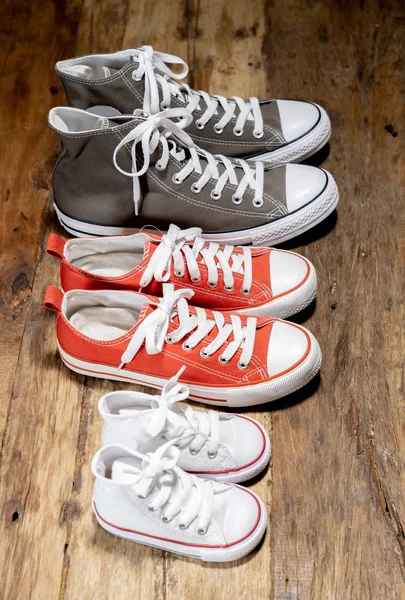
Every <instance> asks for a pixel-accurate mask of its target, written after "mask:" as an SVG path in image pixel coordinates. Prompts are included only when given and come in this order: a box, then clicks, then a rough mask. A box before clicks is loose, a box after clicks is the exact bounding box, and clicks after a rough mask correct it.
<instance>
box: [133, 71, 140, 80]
mask: <svg viewBox="0 0 405 600" xmlns="http://www.w3.org/2000/svg"><path fill="white" fill-rule="evenodd" d="M132 79H133V80H134V81H141V80H142V75H141V76H140V77H136V75H135V71H133V72H132Z"/></svg>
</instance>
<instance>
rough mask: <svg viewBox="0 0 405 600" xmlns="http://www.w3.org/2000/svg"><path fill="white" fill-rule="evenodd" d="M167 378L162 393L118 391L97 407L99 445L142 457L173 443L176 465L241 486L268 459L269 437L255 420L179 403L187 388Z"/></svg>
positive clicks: (175, 380) (104, 398) (210, 477)
mask: <svg viewBox="0 0 405 600" xmlns="http://www.w3.org/2000/svg"><path fill="white" fill-rule="evenodd" d="M183 371H184V367H183V368H182V369H180V371H179V373H178V374H177V375H176V376H175V377H172V379H170V380H169V381H168V382H167V383H166V385H165V386H164V388H163V391H162V395H161V396H160V395H159V396H157V395H155V396H152V395H150V394H142V393H140V392H130V391H117V392H111V393H110V394H106V395H105V396H103V397H102V398H101V399H100V401H99V404H98V409H99V412H100V414H101V416H102V418H103V420H104V426H103V436H102V444H103V446H106V445H108V444H122V445H124V446H128V447H129V448H132V449H133V450H138V452H141V453H142V454H148V453H149V452H154V451H155V450H156V449H157V448H159V446H161V445H162V444H163V443H164V440H165V439H166V440H173V441H174V442H175V446H177V447H178V448H179V451H180V452H179V463H178V464H179V467H181V468H182V469H184V471H188V472H191V473H194V474H196V475H200V476H202V477H205V478H206V479H215V480H216V481H221V482H228V483H229V482H232V483H240V482H242V481H246V480H247V479H251V478H252V477H254V476H255V475H257V474H258V473H260V471H262V470H263V469H264V468H265V467H266V465H267V463H268V462H269V460H270V451H271V450H270V448H271V446H270V439H269V436H268V434H267V432H266V431H265V429H264V428H263V427H262V426H261V425H260V424H259V423H258V422H257V421H255V420H254V419H250V418H249V417H245V416H243V415H234V414H227V413H218V412H214V411H208V412H207V411H204V412H202V411H195V410H193V409H192V408H191V407H190V406H187V405H186V404H183V403H182V404H180V402H181V401H182V400H186V399H187V398H188V397H189V394H190V390H189V388H188V387H187V386H186V385H184V384H181V383H178V377H179V376H180V375H181V373H182V372H183Z"/></svg>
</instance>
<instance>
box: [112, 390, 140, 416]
mask: <svg viewBox="0 0 405 600" xmlns="http://www.w3.org/2000/svg"><path fill="white" fill-rule="evenodd" d="M104 407H105V409H106V410H107V411H108V413H109V414H110V415H121V414H125V412H126V411H131V412H133V411H140V412H143V411H145V410H148V409H150V407H151V405H150V400H149V399H146V398H144V397H142V395H141V394H138V393H136V392H128V391H117V392H113V393H112V394H111V395H109V396H107V397H106V398H105V401H104Z"/></svg>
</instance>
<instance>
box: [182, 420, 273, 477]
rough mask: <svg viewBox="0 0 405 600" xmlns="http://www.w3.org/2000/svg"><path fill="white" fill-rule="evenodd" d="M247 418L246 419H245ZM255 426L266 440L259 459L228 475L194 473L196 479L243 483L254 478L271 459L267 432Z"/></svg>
mask: <svg viewBox="0 0 405 600" xmlns="http://www.w3.org/2000/svg"><path fill="white" fill-rule="evenodd" d="M245 418H247V417H245ZM256 424H257V425H258V426H259V427H260V429H261V431H262V433H263V435H264V439H265V440H266V443H265V447H264V450H263V453H262V455H261V456H260V458H259V459H258V460H257V461H256V462H254V463H253V464H251V465H249V466H248V467H245V468H244V469H240V470H239V471H231V472H230V473H217V474H213V473H200V472H199V473H195V474H196V475H198V477H202V478H203V479H211V480H213V481H218V482H219V483H243V482H244V481H249V479H252V478H253V477H256V475H258V474H259V473H261V472H262V471H263V469H265V468H266V467H267V465H268V463H269V461H270V457H271V442H270V438H269V435H268V433H267V431H266V430H265V429H264V427H262V425H261V424H260V423H257V421H256ZM184 470H186V469H184Z"/></svg>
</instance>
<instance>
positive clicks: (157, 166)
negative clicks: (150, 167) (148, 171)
mask: <svg viewBox="0 0 405 600" xmlns="http://www.w3.org/2000/svg"><path fill="white" fill-rule="evenodd" d="M165 168H166V167H163V166H162V165H161V164H160V162H159V161H157V162H155V169H156V171H164V170H165Z"/></svg>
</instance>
